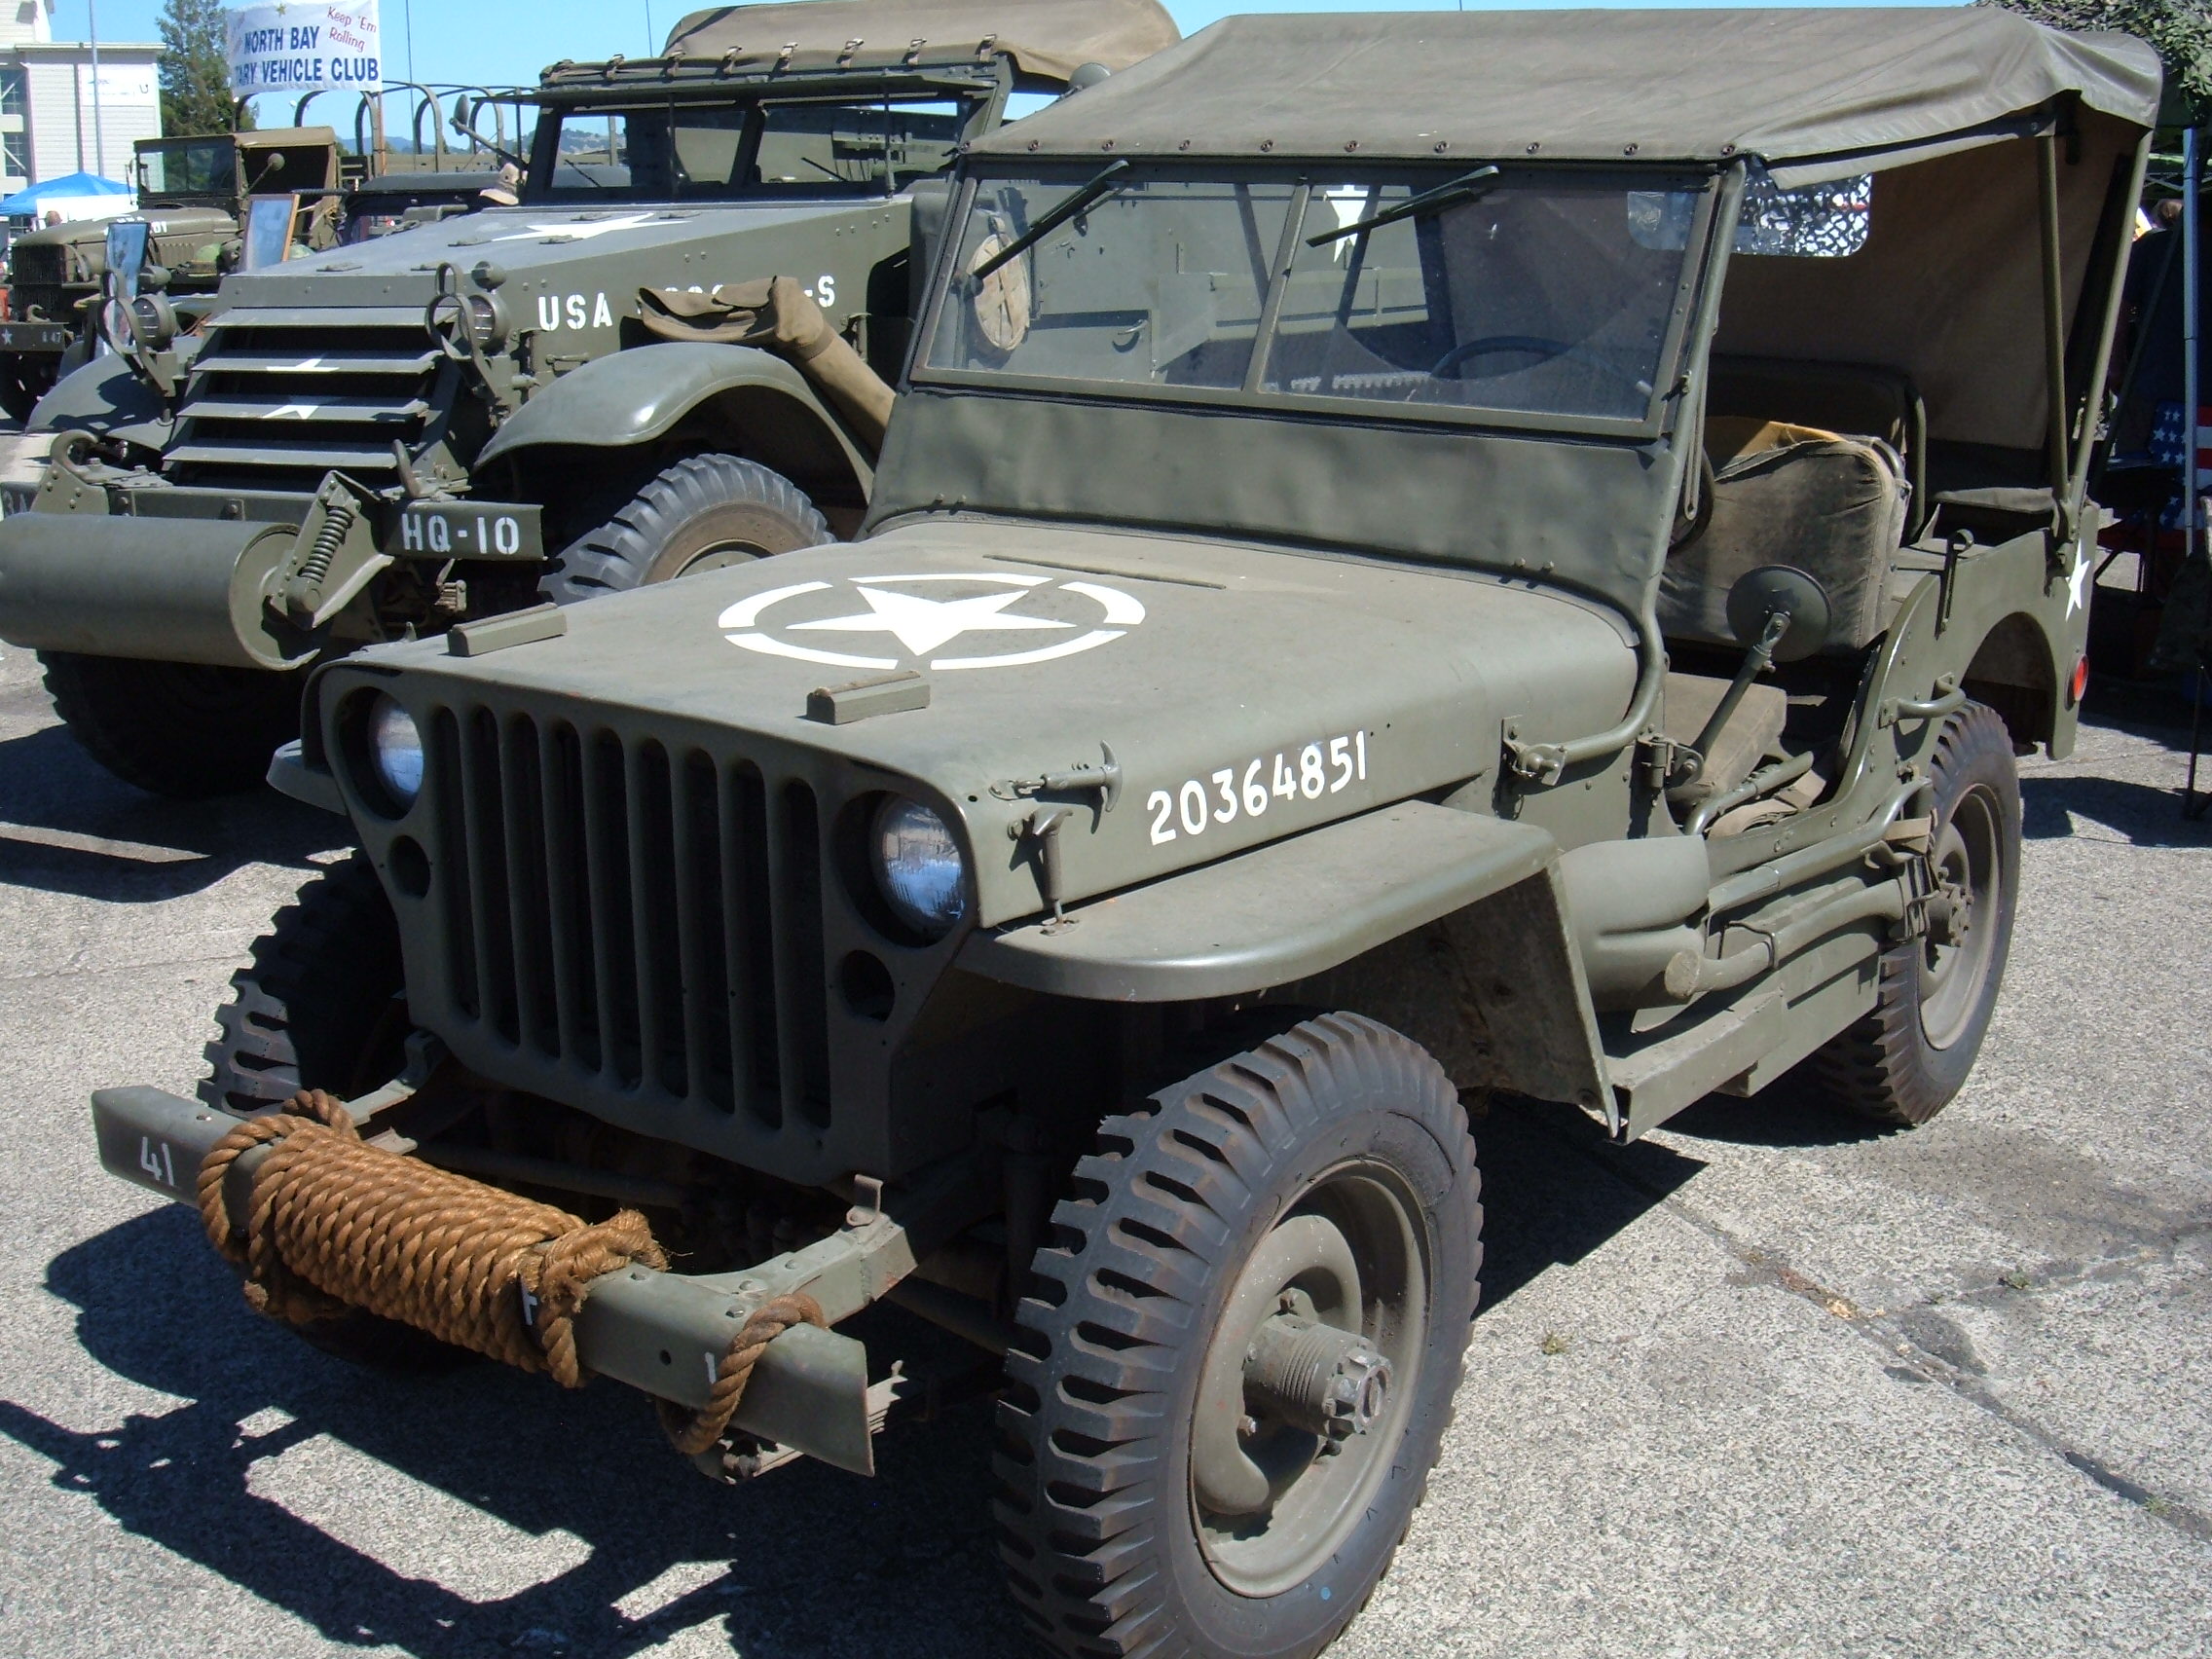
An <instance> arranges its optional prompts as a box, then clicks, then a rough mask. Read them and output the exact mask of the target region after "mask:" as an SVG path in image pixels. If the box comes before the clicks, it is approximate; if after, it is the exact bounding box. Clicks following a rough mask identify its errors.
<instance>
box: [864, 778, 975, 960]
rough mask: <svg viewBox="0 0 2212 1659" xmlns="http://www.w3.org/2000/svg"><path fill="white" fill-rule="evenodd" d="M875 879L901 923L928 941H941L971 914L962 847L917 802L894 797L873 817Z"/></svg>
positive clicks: (949, 832) (927, 809)
mask: <svg viewBox="0 0 2212 1659" xmlns="http://www.w3.org/2000/svg"><path fill="white" fill-rule="evenodd" d="M875 879H876V885H877V886H879V887H880V888H881V889H882V890H883V898H884V902H885V903H888V904H889V905H890V906H891V908H892V909H893V911H895V912H896V913H897V915H898V917H899V919H900V920H901V921H903V922H904V923H905V924H906V925H907V926H908V927H910V928H912V929H913V930H914V931H915V932H917V933H919V934H922V935H924V936H925V937H927V938H929V939H942V938H943V937H944V936H945V935H946V934H948V933H950V932H951V931H952V929H953V927H954V925H955V924H956V923H958V922H959V920H960V918H961V917H962V916H964V915H965V914H967V911H968V872H967V870H966V868H965V867H964V866H962V864H961V862H960V843H959V842H958V841H957V840H956V839H954V837H953V833H952V830H951V829H950V828H949V827H947V825H946V824H945V822H944V820H943V819H941V818H940V817H939V816H938V815H937V814H936V813H935V812H932V811H931V810H930V809H929V808H928V807H926V806H924V805H923V804H922V803H921V802H920V801H918V800H906V799H904V798H903V797H895V798H893V799H891V800H888V801H886V802H885V803H884V805H883V809H882V811H880V812H878V813H877V814H876V815H875Z"/></svg>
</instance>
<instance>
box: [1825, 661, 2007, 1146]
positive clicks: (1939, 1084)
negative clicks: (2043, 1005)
mask: <svg viewBox="0 0 2212 1659" xmlns="http://www.w3.org/2000/svg"><path fill="white" fill-rule="evenodd" d="M1928 770H1929V776H1930V779H1931V780H1932V781H1933V783H1934V785H1935V797H1936V805H1935V817H1936V844H1935V857H1934V864H1935V868H1936V885H1937V897H1938V898H1939V899H1940V900H1941V902H1942V903H1941V909H1942V910H1943V911H1946V912H1947V913H1948V916H1947V922H1945V923H1944V924H1942V927H1941V937H1940V938H1938V937H1937V936H1936V934H1935V933H1933V932H1932V933H1931V935H1930V937H1928V938H1924V939H1915V940H1908V941H1907V942H1905V943H1903V944H1899V945H1896V946H1893V947H1892V948H1891V949H1889V950H1887V951H1885V952H1884V953H1883V955H1882V961H1881V969H1880V977H1879V979H1878V980H1877V982H1876V986H1875V992H1874V1006H1873V1008H1872V1009H1870V1010H1868V1011H1867V1013H1865V1014H1862V1016H1861V1017H1860V1018H1859V1020H1858V1021H1857V1022H1856V1023H1855V1024H1853V1025H1851V1026H1850V1027H1848V1028H1847V1029H1846V1030H1844V1031H1842V1032H1840V1033H1839V1034H1837V1035H1836V1036H1834V1037H1831V1038H1830V1039H1828V1041H1827V1043H1826V1045H1825V1047H1823V1048H1822V1049H1820V1050H1819V1051H1816V1052H1815V1053H1814V1055H1813V1058H1812V1061H1811V1068H1812V1075H1813V1077H1814V1079H1815V1080H1816V1082H1817V1083H1818V1085H1819V1087H1820V1088H1821V1089H1822V1091H1823V1092H1825V1094H1827V1095H1828V1096H1829V1097H1830V1098H1831V1099H1833V1100H1834V1101H1835V1102H1836V1103H1838V1104H1839V1105H1842V1106H1844V1107H1847V1108H1848V1109H1850V1110H1852V1111H1854V1112H1858V1113H1862V1114H1863V1115H1864V1116H1866V1117H1869V1118H1872V1119H1874V1120H1876V1121H1877V1122H1879V1123H1885V1124H1901V1125H1905V1126H1911V1125H1913V1124H1925V1123H1927V1122H1928V1120H1929V1119H1931V1118H1933V1117H1935V1116H1936V1113H1938V1112H1940V1111H1941V1110H1942V1109H1943V1108H1944V1107H1945V1106H1948V1105H1949V1104H1950V1103H1951V1100H1952V1098H1953V1097H1954V1096H1955V1095H1956V1094H1957V1093H1958V1092H1959V1090H1960V1089H1961V1088H1964V1087H1965V1086H1966V1081H1967V1074H1968V1073H1969V1072H1971V1071H1972V1069H1973V1062H1974V1056H1975V1055H1977V1054H1978V1053H1980V1052H1981V1040H1982V1038H1983V1037H1984V1036H1985V1035H1987V1033H1988V1030H1989V1020H1990V1016H1991V1014H1993V1013H1994V1012H1995V1011H1996V1007H1997V992H1998V989H1999V986H2000V985H2001V984H2002V983H2003V981H2004V977H2005V959H2006V957H2007V955H2008V954H2009V951H2010V949H2011V945H2012V915H2013V910H2014V908H2015V906H2016V904H2017V902H2018V898H2019V888H2020V780H2019V773H2018V771H2017V769H2016V767H2015V766H2014V764H2013V758H2012V738H2011V734H2010V733H2009V731H2007V730H2006V727H2005V722H2004V720H2002V719H1999V718H1998V715H1997V712H1996V711H1995V710H1994V709H1991V708H1989V707H1988V706H1987V705H1985V704H1981V703H1969V704H1968V705H1967V706H1966V707H1965V708H1964V709H1962V710H1960V711H1959V713H1957V714H1955V715H1953V716H1951V717H1950V719H1947V720H1945V721H1944V722H1943V727H1942V730H1940V731H1939V732H1937V733H1936V744H1935V751H1934V755H1933V756H1932V758H1931V759H1930V761H1929V767H1928Z"/></svg>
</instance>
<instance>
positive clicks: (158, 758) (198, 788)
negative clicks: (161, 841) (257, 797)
mask: <svg viewBox="0 0 2212 1659" xmlns="http://www.w3.org/2000/svg"><path fill="white" fill-rule="evenodd" d="M39 662H40V663H41V664H42V665H43V666H44V667H45V669H46V689H47V693H48V694H49V695H50V696H52V697H53V699H54V708H55V713H56V714H58V715H59V716H60V717H61V719H62V721H63V723H64V724H66V725H67V726H68V727H69V731H70V735H71V736H73V737H75V738H76V740H77V741H78V742H79V743H80V744H82V745H83V746H84V749H85V753H86V754H88V755H90V756H92V758H93V759H94V760H97V761H98V762H99V763H100V764H101V765H102V766H105V767H106V768H107V769H108V770H109V771H110V772H113V773H114V774H115V775H116V776H117V777H119V778H121V779H122V780H123V781H124V782H125V783H127V784H130V785H132V786H134V787H136V788H138V789H142V790H144V791H146V793H149V794H158V795H166V796H168V797H169V798H170V799H172V800H203V799H206V798H208V797H209V796H212V795H224V794H237V793H239V792H240V791H241V790H250V789H253V788H256V787H257V786H258V785H260V784H261V782H262V781H263V780H264V779H265V778H267V777H268V775H269V756H271V755H272V754H274V753H275V752H276V746H277V745H278V744H281V743H288V742H289V741H291V740H292V739H293V738H295V737H297V736H299V734H300V686H301V684H302V683H303V682H302V681H301V680H300V679H299V678H298V677H297V676H296V675H294V674H276V673H264V672H262V671H261V670H259V669H252V668H207V667H203V666H201V665H200V664H198V663H184V662H140V661H137V660H135V659H133V658H129V657H101V656H78V655H76V654H75V653H74V652H70V651H41V652H39Z"/></svg>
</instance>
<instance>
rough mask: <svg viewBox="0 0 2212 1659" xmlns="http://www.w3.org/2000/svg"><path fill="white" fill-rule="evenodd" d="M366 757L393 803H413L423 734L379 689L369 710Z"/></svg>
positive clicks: (419, 785) (418, 781)
mask: <svg viewBox="0 0 2212 1659" xmlns="http://www.w3.org/2000/svg"><path fill="white" fill-rule="evenodd" d="M369 759H370V761H371V763H372V764H373V765H374V766H375V767H376V771H377V782H378V783H380V784H382V785H383V786H384V787H385V790H386V792H387V793H389V794H390V796H391V801H392V804H393V805H394V806H397V807H399V808H401V809H402V810H405V809H406V808H407V807H410V806H413V805H414V804H415V797H416V796H417V795H419V794H421V793H423V733H422V732H421V730H419V729H418V728H417V726H416V724H415V717H414V716H412V715H410V714H409V713H408V712H407V711H406V710H405V709H403V708H401V707H400V706H399V705H398V704H397V703H395V702H394V701H392V699H391V698H389V697H387V696H386V695H385V694H384V693H383V692H381V691H380V692H378V693H377V700H376V706H375V707H374V708H373V709H371V710H370V711H369Z"/></svg>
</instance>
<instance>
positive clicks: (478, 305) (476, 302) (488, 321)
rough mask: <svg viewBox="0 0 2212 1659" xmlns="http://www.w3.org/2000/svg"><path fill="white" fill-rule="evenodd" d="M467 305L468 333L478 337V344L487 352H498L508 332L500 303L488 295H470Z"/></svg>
mask: <svg viewBox="0 0 2212 1659" xmlns="http://www.w3.org/2000/svg"><path fill="white" fill-rule="evenodd" d="M466 304H467V306H468V331H469V332H470V333H471V334H473V335H475V336H476V344H477V345H479V346H481V347H483V348H484V350H487V351H497V350H498V349H499V347H500V346H501V345H503V344H504V343H505V340H506V332H507V331H506V327H505V323H506V318H504V317H502V316H501V315H500V314H499V303H498V301H497V300H495V299H493V298H491V297H490V296H489V295H486V294H470V295H469V296H468V298H467V301H466Z"/></svg>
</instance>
